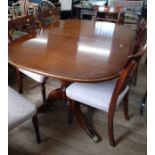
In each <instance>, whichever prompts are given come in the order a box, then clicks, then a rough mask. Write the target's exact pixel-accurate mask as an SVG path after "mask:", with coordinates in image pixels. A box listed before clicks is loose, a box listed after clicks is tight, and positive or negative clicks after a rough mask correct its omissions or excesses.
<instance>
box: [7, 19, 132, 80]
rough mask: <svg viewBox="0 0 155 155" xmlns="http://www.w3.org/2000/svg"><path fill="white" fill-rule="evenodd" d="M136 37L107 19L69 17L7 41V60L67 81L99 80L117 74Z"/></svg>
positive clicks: (127, 29) (128, 30)
mask: <svg viewBox="0 0 155 155" xmlns="http://www.w3.org/2000/svg"><path fill="white" fill-rule="evenodd" d="M134 38H135V33H134V31H133V30H131V29H129V28H127V27H124V26H122V25H116V24H114V23H108V22H100V21H97V22H94V21H88V20H78V19H70V20H64V21H60V23H57V24H55V25H50V26H47V27H45V28H43V29H42V30H41V31H40V33H31V34H29V35H27V36H25V37H23V38H21V39H18V40H16V41H14V42H13V43H11V44H9V54H8V58H9V63H10V64H12V65H14V66H16V67H20V68H23V69H26V70H29V71H32V72H35V73H40V74H43V75H46V76H48V77H55V78H58V79H61V80H66V81H78V82H99V81H104V80H107V79H111V78H114V77H116V76H118V73H119V72H120V71H121V69H122V68H123V67H124V65H125V64H126V62H127V58H128V55H129V53H130V51H131V47H132V44H133V41H134Z"/></svg>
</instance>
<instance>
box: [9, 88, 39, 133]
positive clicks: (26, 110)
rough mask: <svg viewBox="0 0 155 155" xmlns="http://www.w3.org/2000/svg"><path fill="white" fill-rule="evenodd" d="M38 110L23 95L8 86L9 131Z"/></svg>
mask: <svg viewBox="0 0 155 155" xmlns="http://www.w3.org/2000/svg"><path fill="white" fill-rule="evenodd" d="M36 112H37V108H36V106H35V105H34V104H32V103H31V102H29V101H28V100H26V99H25V98H24V97H23V96H22V95H20V94H19V93H18V92H16V91H15V90H13V89H12V88H10V87H9V88H8V129H9V131H10V130H12V129H14V128H15V127H17V126H18V125H20V124H21V123H23V122H24V121H26V120H28V119H30V118H32V116H34V115H35V114H36Z"/></svg>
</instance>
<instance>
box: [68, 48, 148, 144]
mask: <svg viewBox="0 0 155 155" xmlns="http://www.w3.org/2000/svg"><path fill="white" fill-rule="evenodd" d="M145 48H146V47H143V49H142V52H140V53H137V54H136V55H132V56H130V57H129V60H128V63H127V65H126V66H125V68H124V69H122V70H121V71H120V73H119V77H118V78H115V79H112V80H109V81H105V82H99V83H72V84H71V85H69V86H68V88H67V89H66V95H67V97H68V106H69V107H68V109H69V113H68V115H69V119H70V122H71V121H72V115H73V111H74V109H75V108H76V106H79V104H80V103H82V104H85V105H88V106H91V107H94V108H96V109H99V110H102V111H105V112H107V113H108V132H109V141H110V144H111V145H112V146H115V144H116V142H115V140H114V130H113V121H114V113H115V110H116V107H117V106H118V105H119V104H120V103H121V102H122V101H123V105H124V116H125V119H126V120H129V115H128V94H129V89H130V82H131V79H132V76H133V72H134V69H135V67H136V65H138V63H139V61H140V58H141V57H142V55H143V54H144V52H145Z"/></svg>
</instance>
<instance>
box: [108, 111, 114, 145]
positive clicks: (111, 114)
mask: <svg viewBox="0 0 155 155" xmlns="http://www.w3.org/2000/svg"><path fill="white" fill-rule="evenodd" d="M113 120H114V112H108V133H109V142H110V144H111V145H112V146H113V147H114V146H115V145H116V143H115V140H114V131H113V130H114V129H113Z"/></svg>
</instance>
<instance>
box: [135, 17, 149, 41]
mask: <svg viewBox="0 0 155 155" xmlns="http://www.w3.org/2000/svg"><path fill="white" fill-rule="evenodd" d="M146 29H147V21H146V19H144V18H142V19H141V20H140V21H139V23H138V24H137V30H136V31H137V32H136V33H137V36H136V39H137V40H138V39H139V38H141V37H142V36H143V34H144V32H145V31H146Z"/></svg>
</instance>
